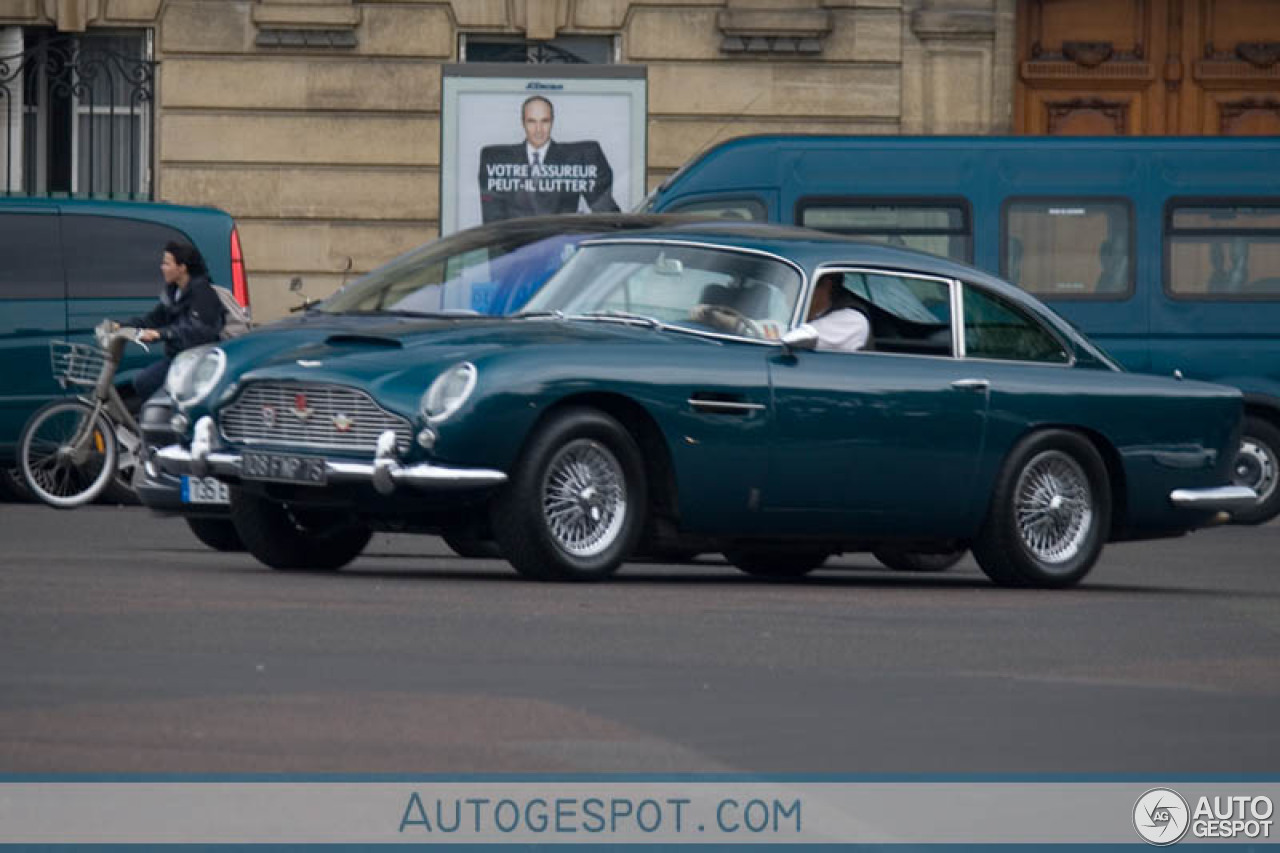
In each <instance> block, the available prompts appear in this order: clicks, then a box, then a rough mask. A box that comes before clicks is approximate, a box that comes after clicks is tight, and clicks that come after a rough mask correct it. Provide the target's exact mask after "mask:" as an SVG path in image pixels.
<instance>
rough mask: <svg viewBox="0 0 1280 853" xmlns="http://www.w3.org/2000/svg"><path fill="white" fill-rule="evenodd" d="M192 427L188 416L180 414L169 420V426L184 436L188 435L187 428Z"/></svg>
mask: <svg viewBox="0 0 1280 853" xmlns="http://www.w3.org/2000/svg"><path fill="white" fill-rule="evenodd" d="M190 425H191V421H189V420H187V416H186V415H184V414H181V413H179V414H176V415H174V416H173V417H171V418H169V426H171V427H173V431H174V432H178V433H182V434H183V435H186V434H187V427H189V426H190Z"/></svg>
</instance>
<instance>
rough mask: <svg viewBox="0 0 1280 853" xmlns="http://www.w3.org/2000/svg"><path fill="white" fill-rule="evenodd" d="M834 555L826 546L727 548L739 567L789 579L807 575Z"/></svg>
mask: <svg viewBox="0 0 1280 853" xmlns="http://www.w3.org/2000/svg"><path fill="white" fill-rule="evenodd" d="M830 556H831V552H829V551H827V550H826V549H820V550H814V549H812V548H804V547H801V546H798V547H787V546H750V545H745V546H735V547H731V548H725V550H724V558H725V559H726V560H728V561H729V563H730V564H731V565H732V566H733V567H734V568H736V569H739V570H741V571H744V572H746V573H747V574H749V575H753V576H755V577H758V578H770V579H771V580H787V579H789V578H799V577H804V576H805V575H807V574H809V572H812V571H813V570H815V569H819V568H821V567H822V564H823V563H825V562H826V561H827V558H828V557H830Z"/></svg>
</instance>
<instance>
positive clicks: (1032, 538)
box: [1014, 450, 1093, 566]
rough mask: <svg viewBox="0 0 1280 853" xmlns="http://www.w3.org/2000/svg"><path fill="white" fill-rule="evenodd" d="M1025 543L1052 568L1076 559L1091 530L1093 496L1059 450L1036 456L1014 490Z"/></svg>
mask: <svg viewBox="0 0 1280 853" xmlns="http://www.w3.org/2000/svg"><path fill="white" fill-rule="evenodd" d="M1014 501H1015V503H1014V514H1015V519H1016V523H1017V528H1018V534H1019V536H1020V537H1021V538H1022V543H1023V545H1025V546H1026V548H1027V549H1028V550H1029V551H1031V553H1032V554H1034V555H1035V556H1036V558H1037V559H1039V560H1041V561H1043V562H1044V563H1046V564H1048V565H1050V566H1052V565H1055V564H1062V563H1066V562H1068V561H1070V560H1072V559H1074V558H1075V556H1076V555H1077V554H1079V553H1080V550H1081V548H1082V547H1083V546H1084V543H1085V540H1086V539H1087V538H1088V536H1089V533H1090V531H1091V529H1092V526H1093V495H1092V493H1091V490H1090V487H1089V478H1088V475H1087V474H1086V473H1085V471H1084V468H1082V467H1081V466H1080V463H1078V462H1077V461H1076V460H1075V459H1073V458H1072V457H1071V456H1069V455H1068V454H1066V453H1063V452H1062V451H1059V450H1047V451H1045V452H1043V453H1040V454H1039V455H1037V456H1035V457H1034V458H1033V459H1032V460H1031V461H1030V462H1029V463H1028V464H1027V466H1026V467H1025V468H1024V469H1023V470H1022V474H1021V476H1019V477H1018V482H1017V485H1016V486H1015V487H1014Z"/></svg>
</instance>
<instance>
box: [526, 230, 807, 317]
mask: <svg viewBox="0 0 1280 853" xmlns="http://www.w3.org/2000/svg"><path fill="white" fill-rule="evenodd" d="M800 285H801V276H800V273H799V271H797V270H796V269H795V268H794V267H791V266H789V265H788V264H785V263H783V262H782V261H780V260H778V259H775V258H770V257H766V256H763V255H757V254H752V253H748V252H743V251H735V250H731V249H715V248H708V247H700V246H687V245H682V244H672V243H656V242H655V243H608V244H596V245H591V246H583V247H582V248H581V249H579V251H578V252H577V254H575V255H574V257H573V259H572V260H571V261H570V262H569V263H568V264H566V265H565V267H564V268H563V269H562V270H561V271H560V272H559V273H558V274H557V275H556V276H555V277H554V278H552V279H551V281H549V282H547V284H546V286H545V287H544V288H543V289H542V290H541V291H539V292H538V294H537V295H536V296H534V298H533V299H531V300H530V301H529V303H528V304H527V305H526V306H525V311H526V312H529V313H534V312H559V313H563V314H572V315H584V314H604V315H618V316H638V317H644V318H650V319H652V320H656V321H658V322H660V323H663V324H669V325H681V326H690V327H693V328H705V327H706V326H708V325H712V327H713V328H717V326H716V325H714V324H709V323H707V322H706V320H705V319H704V317H703V315H702V314H700V311H699V309H700V308H701V307H703V306H714V307H715V308H716V309H717V311H723V312H724V313H727V314H731V315H732V316H734V317H735V318H743V319H745V320H746V321H749V322H742V323H739V324H736V325H735V326H734V328H733V331H734V332H735V333H736V334H739V335H742V336H745V337H753V338H767V339H774V340H776V339H777V338H779V337H781V336H782V333H783V332H784V331H786V329H787V328H788V326H789V325H790V322H791V317H792V314H793V313H794V310H795V306H796V300H797V298H798V297H799V294H800ZM719 330H721V331H723V330H724V328H723V327H719Z"/></svg>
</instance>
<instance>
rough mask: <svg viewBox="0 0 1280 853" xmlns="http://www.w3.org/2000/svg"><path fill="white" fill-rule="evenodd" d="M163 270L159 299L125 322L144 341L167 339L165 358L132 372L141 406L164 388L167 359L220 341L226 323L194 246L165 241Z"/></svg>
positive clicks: (219, 301) (168, 360)
mask: <svg viewBox="0 0 1280 853" xmlns="http://www.w3.org/2000/svg"><path fill="white" fill-rule="evenodd" d="M160 273H161V275H163V276H164V282H165V285H164V290H162V291H161V292H160V302H159V303H158V304H157V305H156V307H154V308H152V309H151V310H150V311H148V312H147V313H146V314H144V315H142V316H140V317H134V318H133V319H131V320H128V321H127V322H126V325H129V326H136V327H138V328H139V329H141V330H142V331H141V334H140V335H139V339H140V340H142V341H144V342H148V343H149V342H151V341H162V342H163V343H164V358H161V359H160V360H158V361H156V362H153V363H152V364H150V365H148V366H147V367H145V368H143V369H142V370H140V371H139V372H138V373H137V374H136V375H135V376H134V377H133V390H134V393H135V394H136V395H137V396H136V398H135V399H134V401H132V402H133V405H134V406H140V405H142V403H143V402H145V401H146V399H147V398H148V397H150V396H151V395H152V394H154V393H155V392H156V391H158V390H160V386H161V385H163V384H164V378H165V375H166V374H167V373H168V372H169V364H170V363H171V362H172V361H173V359H174V357H175V356H177V354H178V353H180V352H182V351H183V350H186V349H191V348H192V347H197V346H200V345H201V344H209V343H213V342H215V341H217V340H218V339H219V337H220V335H221V334H222V326H223V324H224V323H225V322H226V314H225V311H224V309H223V307H222V301H221V300H220V299H218V295H217V294H216V293H214V290H213V285H212V283H211V282H210V281H209V271H208V268H207V267H206V266H205V263H204V258H203V257H201V255H200V252H199V250H198V249H196V247H195V246H192V245H190V244H188V243H180V242H177V241H173V242H170V243H168V244H166V245H165V247H164V258H163V260H162V261H161V263H160Z"/></svg>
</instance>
